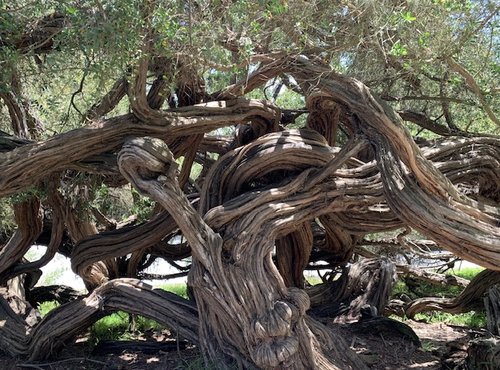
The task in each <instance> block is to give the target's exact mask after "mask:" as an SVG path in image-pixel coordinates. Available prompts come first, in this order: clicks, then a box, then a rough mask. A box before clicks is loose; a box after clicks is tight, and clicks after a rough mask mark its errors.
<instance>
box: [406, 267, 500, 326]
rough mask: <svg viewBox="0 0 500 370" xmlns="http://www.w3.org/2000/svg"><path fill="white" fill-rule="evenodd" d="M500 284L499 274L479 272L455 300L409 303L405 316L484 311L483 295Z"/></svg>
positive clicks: (432, 298) (444, 299)
mask: <svg viewBox="0 0 500 370" xmlns="http://www.w3.org/2000/svg"><path fill="white" fill-rule="evenodd" d="M499 282H500V272H498V271H491V270H484V271H481V272H480V273H479V274H478V275H476V277H474V279H472V280H471V282H470V283H469V284H468V285H467V286H466V287H465V289H464V290H463V291H462V293H460V294H459V295H458V297H456V298H451V299H450V298H437V297H429V298H420V299H416V300H414V301H413V302H411V303H410V304H409V305H408V307H407V308H406V316H408V317H409V318H413V317H415V315H416V314H417V313H419V312H426V311H444V312H449V313H464V312H469V311H484V309H485V308H484V302H483V295H484V294H485V293H486V292H487V291H488V289H489V288H490V287H491V286H493V285H495V284H498V283H499Z"/></svg>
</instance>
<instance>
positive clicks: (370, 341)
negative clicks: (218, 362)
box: [0, 320, 482, 370]
mask: <svg viewBox="0 0 500 370" xmlns="http://www.w3.org/2000/svg"><path fill="white" fill-rule="evenodd" d="M406 323H407V324H409V325H410V326H411V327H412V328H413V329H414V330H415V332H416V333H417V335H418V336H419V338H420V340H421V342H422V347H421V348H418V347H417V346H416V345H414V344H413V343H411V342H410V341H408V340H405V339H404V338H401V337H398V336H397V335H390V333H384V332H381V331H378V332H377V333H366V332H361V333H358V332H356V333H355V334H354V333H352V332H350V331H348V330H347V329H345V328H344V329H341V332H342V334H343V335H344V338H346V340H347V341H348V343H349V345H350V346H351V348H352V349H354V350H355V351H356V352H357V353H358V354H359V355H360V356H362V358H363V360H364V361H365V362H366V363H367V364H368V365H369V366H370V368H371V369H373V370H399V369H425V370H434V369H436V370H437V369H453V368H456V369H460V368H461V367H456V366H457V364H459V363H460V362H463V359H464V358H465V356H466V350H467V342H468V340H469V339H472V338H475V337H476V336H478V335H479V334H481V333H482V332H481V331H479V330H471V329H468V328H465V327H458V326H449V325H446V324H442V323H436V324H426V323H421V322H416V321H411V320H409V321H407V322H406ZM139 338H140V339H142V340H148V341H149V342H156V343H161V344H163V345H164V346H165V347H167V346H171V344H172V338H169V336H168V332H166V331H165V332H161V333H158V332H157V333H146V334H145V335H141V336H140V337H139ZM96 352H98V351H95V349H93V348H91V347H90V346H89V344H88V343H87V342H86V341H85V338H82V339H81V340H80V341H79V343H77V344H75V345H72V346H69V347H67V348H65V349H64V351H63V352H62V353H61V354H60V355H59V356H58V357H57V358H56V359H53V360H51V361H45V362H43V363H30V364H27V363H26V362H24V361H21V360H14V359H11V358H8V357H6V356H1V357H0V369H2V370H10V369H43V370H48V369H50V370H67V369H69V370H76V369H78V370H80V369H82V370H83V369H87V370H126V369H127V370H128V369H131V370H140V369H147V370H160V369H162V370H163V369H172V370H181V369H186V370H195V369H204V367H203V365H202V358H201V355H200V353H199V351H198V350H197V349H196V348H195V347H192V346H187V347H186V348H185V349H182V348H175V345H174V348H173V349H168V350H167V351H164V350H162V349H160V350H154V352H155V353H150V354H147V353H143V352H136V351H133V350H127V351H124V352H122V353H118V354H105V355H101V354H98V353H96ZM214 369H216V367H214Z"/></svg>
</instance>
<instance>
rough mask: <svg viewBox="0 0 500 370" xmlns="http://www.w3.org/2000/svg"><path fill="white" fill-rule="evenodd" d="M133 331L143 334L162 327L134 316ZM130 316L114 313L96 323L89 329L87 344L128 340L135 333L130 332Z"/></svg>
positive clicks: (124, 313)
mask: <svg viewBox="0 0 500 370" xmlns="http://www.w3.org/2000/svg"><path fill="white" fill-rule="evenodd" d="M135 320H136V323H135V330H136V331H137V332H139V333H144V332H145V331H148V330H160V329H162V326H161V325H159V324H158V323H157V322H156V321H154V320H150V319H148V318H146V317H142V316H135ZM130 328H131V322H130V315H129V314H128V313H126V312H121V311H119V312H115V313H112V314H111V315H108V316H105V317H103V318H102V319H100V320H98V321H96V322H95V323H94V324H93V325H92V326H91V328H90V336H89V342H90V343H92V344H97V343H99V342H100V341H103V340H129V339H133V338H134V337H136V334H137V333H135V334H134V333H133V332H131V331H130Z"/></svg>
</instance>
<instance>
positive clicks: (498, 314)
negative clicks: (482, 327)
mask: <svg viewBox="0 0 500 370" xmlns="http://www.w3.org/2000/svg"><path fill="white" fill-rule="evenodd" d="M484 307H485V309H486V327H487V328H488V330H489V331H490V332H491V333H492V334H494V335H497V336H500V285H499V284H496V285H493V286H491V287H490V288H489V289H488V291H487V293H486V295H485V297H484Z"/></svg>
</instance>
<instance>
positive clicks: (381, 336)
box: [379, 333, 387, 348]
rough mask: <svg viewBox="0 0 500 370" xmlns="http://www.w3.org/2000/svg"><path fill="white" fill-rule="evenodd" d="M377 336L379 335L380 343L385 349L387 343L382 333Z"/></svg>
mask: <svg viewBox="0 0 500 370" xmlns="http://www.w3.org/2000/svg"><path fill="white" fill-rule="evenodd" d="M379 335H380V338H382V342H383V343H384V347H386V348H387V343H386V341H385V339H384V336H383V335H382V333H379Z"/></svg>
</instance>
